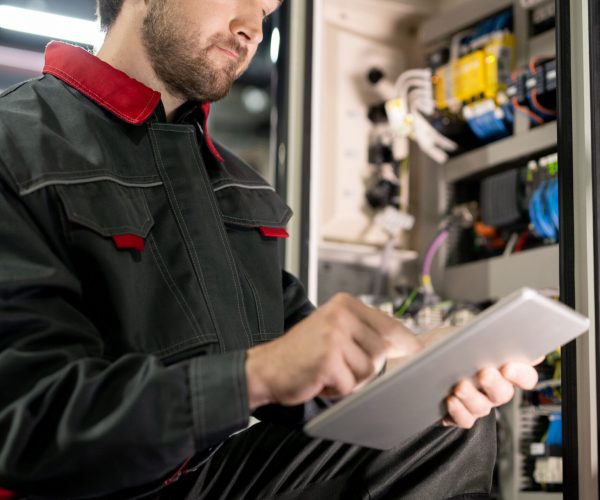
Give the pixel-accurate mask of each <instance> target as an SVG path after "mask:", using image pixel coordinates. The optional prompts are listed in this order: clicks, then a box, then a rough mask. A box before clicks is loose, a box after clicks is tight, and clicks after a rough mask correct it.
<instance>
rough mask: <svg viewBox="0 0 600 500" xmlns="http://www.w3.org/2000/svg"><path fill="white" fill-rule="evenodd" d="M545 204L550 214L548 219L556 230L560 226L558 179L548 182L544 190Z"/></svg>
mask: <svg viewBox="0 0 600 500" xmlns="http://www.w3.org/2000/svg"><path fill="white" fill-rule="evenodd" d="M545 195H546V196H545V198H546V206H547V207H548V212H549V214H550V219H551V220H552V223H553V224H554V227H555V228H556V229H557V230H558V229H559V228H560V213H559V207H558V179H552V180H551V181H549V182H548V186H547V187H546V191H545Z"/></svg>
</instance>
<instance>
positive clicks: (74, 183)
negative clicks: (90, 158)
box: [19, 176, 163, 196]
mask: <svg viewBox="0 0 600 500" xmlns="http://www.w3.org/2000/svg"><path fill="white" fill-rule="evenodd" d="M96 182H113V183H115V184H118V185H119V186H124V187H131V188H154V187H160V186H162V185H163V183H162V181H156V182H148V183H137V182H127V181H122V180H120V179H117V178H115V177H110V176H96V177H89V178H81V179H64V180H62V179H53V180H48V181H42V182H40V183H37V184H33V185H31V186H29V187H28V188H23V187H21V189H20V190H19V194H20V195H21V196H27V195H29V194H32V193H35V192H36V191H39V190H40V189H43V188H46V187H49V186H77V185H82V184H93V183H96Z"/></svg>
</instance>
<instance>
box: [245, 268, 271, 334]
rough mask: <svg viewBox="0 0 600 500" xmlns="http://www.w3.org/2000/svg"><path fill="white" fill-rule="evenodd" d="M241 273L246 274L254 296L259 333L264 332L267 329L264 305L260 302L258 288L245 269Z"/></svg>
mask: <svg viewBox="0 0 600 500" xmlns="http://www.w3.org/2000/svg"><path fill="white" fill-rule="evenodd" d="M240 273H241V274H242V275H243V276H244V278H246V282H247V283H248V286H249V287H250V291H251V292H252V296H253V297H254V303H255V304H256V313H257V315H258V333H262V332H263V331H264V329H265V320H264V317H263V314H262V305H261V303H260V298H259V295H258V290H257V289H256V287H255V286H254V283H252V280H251V279H250V276H249V275H248V273H247V272H246V271H245V270H244V269H240Z"/></svg>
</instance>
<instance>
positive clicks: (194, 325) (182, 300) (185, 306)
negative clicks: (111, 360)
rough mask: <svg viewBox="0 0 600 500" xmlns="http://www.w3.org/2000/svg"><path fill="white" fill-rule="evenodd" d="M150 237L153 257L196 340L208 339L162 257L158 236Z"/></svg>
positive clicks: (170, 349)
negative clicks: (157, 240)
mask: <svg viewBox="0 0 600 500" xmlns="http://www.w3.org/2000/svg"><path fill="white" fill-rule="evenodd" d="M148 239H149V242H150V251H151V253H152V257H153V258H154V262H155V264H156V267H158V270H159V272H160V274H161V276H162V277H163V279H164V280H165V282H166V284H167V286H168V287H169V290H170V291H171V293H172V294H173V296H174V297H175V300H176V301H177V303H178V304H179V307H181V309H182V310H183V312H184V314H185V315H186V318H187V320H188V321H189V323H190V325H191V327H192V330H193V331H194V333H195V335H196V339H195V340H200V341H206V340H205V339H204V336H203V335H202V330H201V328H200V326H199V325H198V322H197V321H196V318H195V317H194V315H193V313H192V311H191V309H190V307H189V304H188V303H187V301H186V300H185V298H184V297H182V295H183V294H182V293H181V290H180V289H179V287H177V284H176V283H175V280H174V279H173V276H172V275H171V273H170V272H169V269H168V268H167V267H166V265H165V261H164V259H163V257H162V254H161V253H160V249H159V248H158V244H157V243H156V238H154V235H152V234H151V235H150V236H149V238H148ZM188 340H190V341H191V340H194V339H188ZM184 342H187V341H184ZM181 344H182V343H177V344H172V345H170V346H169V347H168V348H164V349H161V350H160V351H158V353H160V354H166V353H163V351H172V350H173V348H174V347H176V346H179V345H181Z"/></svg>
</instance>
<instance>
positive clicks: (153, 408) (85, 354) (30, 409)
mask: <svg viewBox="0 0 600 500" xmlns="http://www.w3.org/2000/svg"><path fill="white" fill-rule="evenodd" d="M45 73H46V74H45V76H44V77H42V78H40V79H37V80H34V81H30V82H27V83H24V84H21V85H20V86H17V87H16V88H13V89H10V90H8V91H7V92H5V93H4V94H3V95H2V97H1V98H0V487H4V488H9V489H14V490H17V491H21V492H26V493H29V492H35V493H38V494H43V495H56V496H60V497H67V496H94V495H96V496H101V495H105V494H108V493H109V492H114V491H117V490H122V489H127V488H132V487H137V486H141V485H145V484H148V483H152V482H154V481H157V480H163V479H168V478H169V477H170V475H171V474H172V471H173V470H177V468H178V466H179V465H180V464H181V463H182V462H184V461H185V460H186V458H188V457H191V456H194V455H196V458H194V459H192V460H191V461H190V462H189V464H190V465H189V466H193V465H194V461H195V460H196V461H198V460H200V459H201V456H202V455H199V457H200V458H198V455H197V454H198V453H200V454H201V452H206V451H207V450H210V449H211V448H212V447H214V446H217V445H218V444H219V443H220V442H222V441H223V440H224V439H226V438H227V437H228V436H229V435H230V434H231V433H233V432H235V431H239V430H240V429H243V428H244V427H245V426H247V424H248V419H249V412H248V401H247V393H246V379H245V370H244V364H245V363H244V362H245V352H246V350H247V349H248V348H249V347H250V346H253V345H256V344H258V343H260V342H265V341H269V340H272V339H274V338H276V337H278V336H280V335H281V334H282V333H283V332H284V331H285V329H286V328H287V327H289V326H290V325H292V324H293V323H295V322H296V321H298V320H299V319H301V318H303V317H304V316H306V315H307V314H308V313H309V312H310V311H311V309H312V306H311V305H310V304H309V302H308V300H307V299H306V296H305V294H304V291H303V289H302V287H301V286H300V285H299V283H298V282H297V281H296V280H295V279H294V278H293V277H291V276H290V275H288V274H286V273H283V275H282V272H281V265H280V262H279V252H278V244H279V241H278V240H279V238H278V236H283V235H284V228H285V225H286V223H287V222H288V219H289V217H290V216H291V211H290V209H289V208H288V207H287V206H286V205H285V203H283V202H282V201H281V199H280V198H279V197H278V196H277V194H276V193H275V192H274V191H273V189H272V188H271V187H270V186H269V185H268V184H267V183H266V182H265V181H264V180H263V179H262V178H261V177H260V176H259V175H257V174H256V173H255V172H254V171H253V170H252V169H250V168H249V167H248V166H247V165H245V164H244V163H243V162H242V161H241V160H239V159H238V158H236V157H235V156H234V155H232V154H231V153H229V152H228V151H227V150H225V149H224V148H220V147H219V148H216V147H215V146H214V144H213V143H212V142H211V141H210V139H209V138H208V137H207V136H206V135H204V134H203V130H205V125H206V123H205V121H206V114H207V111H208V110H207V107H206V106H204V107H199V106H198V105H189V106H187V107H186V109H184V110H183V111H182V112H181V114H180V116H179V118H178V120H177V122H176V123H172V124H168V123H165V119H164V111H163V108H162V105H161V104H160V95H157V93H156V92H153V91H152V90H150V89H148V88H146V87H144V86H143V85H141V84H140V83H138V82H135V81H133V80H131V79H129V78H128V77H127V76H126V75H124V74H123V73H120V72H118V71H117V70H115V69H114V68H111V67H110V66H108V65H106V64H104V63H102V62H101V61H99V60H98V59H96V58H95V57H94V56H92V55H90V54H88V53H86V52H84V51H83V50H81V49H78V48H75V47H71V46H67V45H65V44H57V43H53V44H51V45H50V46H49V48H48V51H47V55H46V67H45ZM282 276H283V277H282ZM306 411H307V407H303V408H297V409H294V410H290V411H289V412H285V411H283V410H281V409H280V410H277V409H272V411H264V415H263V416H264V417H265V418H270V416H271V417H273V418H274V416H275V415H278V416H279V417H289V416H298V417H300V418H302V417H303V416H304V415H303V414H304V413H305V412H306ZM294 412H296V413H297V414H298V415H295V414H294V415H292V414H293V413H294Z"/></svg>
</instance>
